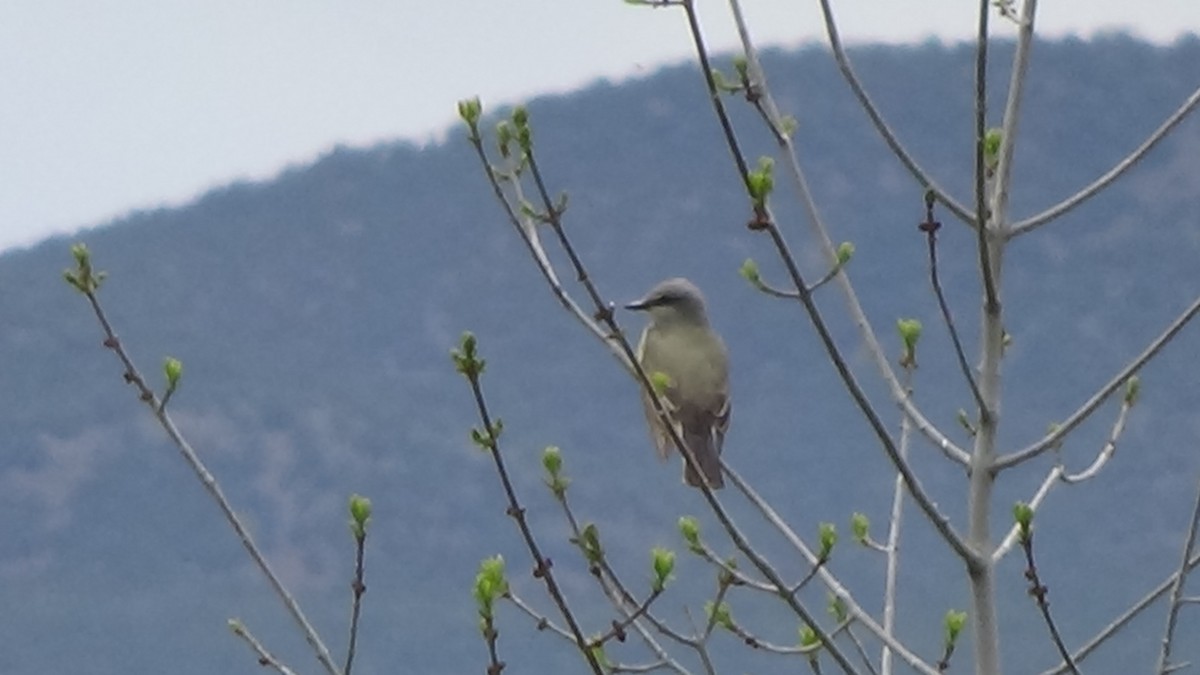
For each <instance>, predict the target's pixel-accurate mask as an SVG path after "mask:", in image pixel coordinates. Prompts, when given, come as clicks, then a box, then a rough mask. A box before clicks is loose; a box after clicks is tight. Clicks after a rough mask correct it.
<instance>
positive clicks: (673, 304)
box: [625, 277, 708, 323]
mask: <svg viewBox="0 0 1200 675" xmlns="http://www.w3.org/2000/svg"><path fill="white" fill-rule="evenodd" d="M625 309H632V310H635V311H644V312H648V313H649V314H650V317H651V318H652V319H653V320H655V321H693V322H698V323H708V315H707V313H706V312H705V311H704V295H703V294H702V293H701V292H700V289H699V288H696V284H693V283H692V282H690V281H688V280H687V279H684V278H683V277H676V278H674V279H667V280H666V281H663V282H661V283H659V284H658V285H657V286H655V287H654V288H652V289H650V292H649V293H647V294H646V295H645V297H643V298H642V299H641V300H635V301H633V302H631V303H629V304H628V305H625Z"/></svg>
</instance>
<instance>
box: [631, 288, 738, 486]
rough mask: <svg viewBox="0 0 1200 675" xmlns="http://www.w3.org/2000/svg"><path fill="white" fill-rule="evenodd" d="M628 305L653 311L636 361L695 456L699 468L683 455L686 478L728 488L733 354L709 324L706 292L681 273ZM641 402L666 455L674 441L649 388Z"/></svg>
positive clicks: (689, 482) (697, 483)
mask: <svg viewBox="0 0 1200 675" xmlns="http://www.w3.org/2000/svg"><path fill="white" fill-rule="evenodd" d="M625 308H626V309H629V310H634V311H640V312H645V313H646V314H648V315H649V321H648V322H647V324H646V327H645V329H644V330H643V331H642V336H641V339H640V340H639V341H638V347H637V360H638V363H639V364H641V367H642V370H643V371H645V373H646V376H647V377H648V378H649V379H650V381H651V383H652V384H653V385H655V386H656V390H658V391H659V393H660V399H661V400H662V401H663V403H664V404H665V405H666V407H667V410H668V413H669V415H670V417H671V418H672V419H673V420H674V426H675V430H676V432H677V433H678V434H679V437H680V438H681V439H682V440H683V442H684V444H686V445H687V447H688V448H689V449H690V450H691V454H692V458H693V460H695V463H696V466H695V467H692V466H690V465H689V464H688V462H687V461H686V460H684V463H683V482H684V483H686V484H687V485H690V486H692V487H700V486H701V485H702V484H707V485H708V487H709V488H710V489H714V490H715V489H719V488H721V487H724V485H725V480H724V478H723V476H722V475H721V460H720V455H721V448H722V446H723V445H724V443H725V432H726V431H727V430H728V429H729V413H730V401H729V356H728V352H727V351H726V349H725V343H724V342H722V341H721V337H720V336H719V335H717V333H716V332H715V331H714V330H713V329H712V327H711V326H710V325H709V322H708V312H707V311H706V309H705V304H704V295H703V294H702V293H701V292H700V289H699V288H697V287H696V285H695V284H693V283H692V282H691V281H688V280H687V279H684V278H680V277H677V278H674V279H667V280H666V281H663V282H660V283H659V284H658V285H656V286H655V287H654V288H652V289H650V292H649V293H647V294H646V295H645V296H644V297H643V298H642V299H640V300H635V301H634V302H631V303H629V304H627V305H625ZM659 387H661V388H659ZM642 404H643V406H644V408H645V412H646V421H647V423H648V424H649V426H650V437H651V439H652V440H653V441H654V445H655V447H656V448H657V450H658V456H659V458H660V459H664V460H665V459H666V458H667V457H668V456H669V455H670V454H671V450H672V449H674V447H675V442H674V440H673V439H672V438H671V434H670V433H669V432H668V431H667V429H666V427H664V426H663V424H662V421H661V420H660V419H659V416H658V413H656V412H655V410H654V404H653V402H652V400H651V398H650V396H649V394H648V393H647V392H646V391H643V392H642Z"/></svg>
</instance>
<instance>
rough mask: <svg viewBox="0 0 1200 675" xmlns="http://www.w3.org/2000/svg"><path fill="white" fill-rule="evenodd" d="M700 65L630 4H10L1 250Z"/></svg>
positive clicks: (1111, 16)
mask: <svg viewBox="0 0 1200 675" xmlns="http://www.w3.org/2000/svg"><path fill="white" fill-rule="evenodd" d="M833 1H834V5H835V9H836V11H837V12H838V13H839V20H840V22H841V25H842V33H843V36H844V38H845V39H847V40H848V41H853V42H865V41H886V42H893V43H894V42H911V41H917V40H921V39H924V38H927V37H930V36H936V37H939V38H942V39H945V40H957V39H961V38H966V37H969V36H970V35H971V33H972V32H973V30H974V25H975V21H976V19H975V17H974V16H973V12H974V9H973V7H974V6H976V5H977V3H975V2H968V1H967V0H916V1H915V2H897V1H896V0H833ZM744 2H745V7H746V12H747V14H748V16H749V19H750V21H751V24H752V27H753V29H754V30H755V31H756V37H757V38H758V39H759V40H760V42H761V43H762V44H788V45H798V44H800V43H802V42H805V41H808V40H813V39H822V38H823V33H822V32H821V30H822V29H821V21H820V16H819V13H818V9H817V3H816V2H815V0H744ZM700 4H701V6H702V7H703V9H704V13H705V20H706V27H705V28H706V33H707V35H708V37H709V39H710V41H711V43H712V45H713V46H714V48H718V49H720V48H729V47H731V46H732V45H733V43H734V37H733V34H732V31H731V29H730V27H729V21H728V18H727V17H728V14H727V11H728V10H727V6H726V4H725V3H724V2H722V1H721V0H700ZM1040 7H1041V8H1042V9H1041V15H1040V17H1039V20H1038V26H1039V27H1040V29H1041V32H1042V34H1043V35H1045V36H1046V37H1053V36H1061V35H1064V34H1067V33H1072V34H1078V35H1083V36H1087V35H1091V34H1094V33H1095V32H1096V31H1102V30H1112V29H1125V30H1129V31H1130V32H1132V33H1133V34H1135V35H1138V36H1141V37H1144V38H1147V39H1151V40H1154V41H1158V42H1168V41H1170V40H1172V39H1174V38H1176V37H1177V36H1178V35H1180V34H1181V33H1184V32H1196V31H1200V0H1141V1H1140V2H1129V1H1124V0H1050V1H1046V2H1042V3H1041V4H1040ZM994 25H995V26H997V28H998V30H999V31H1001V32H1003V33H1007V34H1011V33H1012V29H1011V27H1009V26H1007V25H1005V24H1004V22H1002V21H996V22H995V24H994ZM689 54H690V43H689V41H688V36H687V33H686V26H685V24H684V20H683V14H682V12H681V11H679V10H678V9H672V8H668V9H650V8H645V7H633V6H628V5H625V4H624V3H622V2H621V0H457V1H451V2H438V1H433V2H430V1H428V0H423V1H418V0H388V1H386V2H385V1H383V0H357V1H350V0H340V1H337V2H334V1H332V0H327V1H318V0H251V1H249V2H247V1H245V0H178V1H172V2H161V1H154V0H140V1H139V0H98V1H95V2H64V1H62V0H45V1H41V2H5V3H3V4H2V5H0V249H3V248H7V247H10V246H14V245H22V244H28V243H32V242H34V241H36V240H38V239H40V238H42V237H45V236H47V235H49V234H53V233H56V232H63V231H70V230H74V229H76V228H78V227H81V226H86V225H93V224H96V223H99V222H101V221H104V220H107V219H109V218H111V217H114V216H117V215H119V214H121V213H124V212H126V211H128V210H130V209H135V208H147V207H153V206H156V205H161V204H179V203H183V202H186V201H187V200H189V199H191V198H192V197H195V196H196V195H198V194H199V193H200V192H202V191H204V190H205V189H207V188H209V187H213V186H216V185H220V184H222V183H226V182H228V181H231V180H235V179H238V178H264V177H268V176H270V175H271V174H273V173H275V172H276V171H278V170H279V169H280V168H282V167H283V166H284V165H286V164H291V163H298V162H305V161H308V160H311V159H313V158H315V157H316V156H317V155H318V154H320V153H321V152H324V151H326V150H328V149H329V148H331V147H332V146H333V145H335V144H337V143H345V144H350V145H367V144H370V143H373V142H376V141H380V140H386V139H392V138H408V139H416V140H424V139H431V138H436V137H438V136H440V134H441V132H442V131H444V130H445V129H446V128H447V127H448V125H450V124H451V123H452V122H453V121H454V115H455V113H454V104H455V102H456V101H457V100H458V99H460V98H464V97H467V96H471V95H474V94H479V95H481V96H482V97H483V99H484V102H485V105H496V104H498V103H503V102H512V101H515V100H519V99H521V98H524V97H529V96H532V95H535V94H538V93H543V92H557V91H568V90H571V89H573V88H576V87H579V86H581V85H584V84H586V83H588V82H589V81H591V80H593V79H595V78H597V77H609V78H622V77H628V76H637V75H640V74H645V73H649V72H650V71H652V70H653V69H654V68H655V67H656V66H658V65H660V64H662V63H666V62H675V61H678V60H680V59H683V58H686V57H687V56H688V55H689ZM1035 67H1036V61H1035Z"/></svg>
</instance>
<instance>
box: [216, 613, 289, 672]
mask: <svg viewBox="0 0 1200 675" xmlns="http://www.w3.org/2000/svg"><path fill="white" fill-rule="evenodd" d="M229 627H230V628H231V629H232V630H233V634H234V635H236V636H238V637H240V638H241V639H242V640H243V641H244V642H245V643H246V644H248V645H250V648H251V649H253V650H254V653H256V654H258V664H259V665H260V666H265V667H268V668H273V669H275V670H276V671H278V672H279V675H296V673H295V672H294V671H293V670H292V669H291V668H288V667H287V666H286V665H284V664H283V662H282V661H280V660H279V659H278V658H277V657H276V656H275V655H274V654H272V653H271V652H270V651H268V650H267V648H266V647H265V646H264V645H263V643H262V642H259V640H258V638H256V637H254V635H253V634H251V633H250V630H249V629H247V628H246V626H245V625H244V624H243V623H242V622H241V621H237V620H234V621H230V622H229Z"/></svg>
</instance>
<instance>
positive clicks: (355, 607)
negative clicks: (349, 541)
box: [342, 527, 367, 675]
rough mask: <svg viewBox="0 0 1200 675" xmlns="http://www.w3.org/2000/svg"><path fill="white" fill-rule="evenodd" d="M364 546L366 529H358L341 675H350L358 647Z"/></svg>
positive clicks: (364, 590) (365, 589) (363, 589)
mask: <svg viewBox="0 0 1200 675" xmlns="http://www.w3.org/2000/svg"><path fill="white" fill-rule="evenodd" d="M366 544H367V531H366V528H364V527H360V528H359V529H358V530H357V531H356V533H355V536H354V549H355V550H354V581H352V582H351V583H350V588H351V590H352V592H353V594H354V599H353V601H352V606H351V609H350V639H349V641H348V644H347V647H346V667H345V668H343V669H342V674H343V675H350V671H351V668H352V667H353V666H354V652H355V648H356V647H357V645H358V619H359V615H360V614H362V596H363V593H366V592H367V586H366V584H364V583H363V577H364V570H363V557H364V555H365V551H366Z"/></svg>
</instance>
